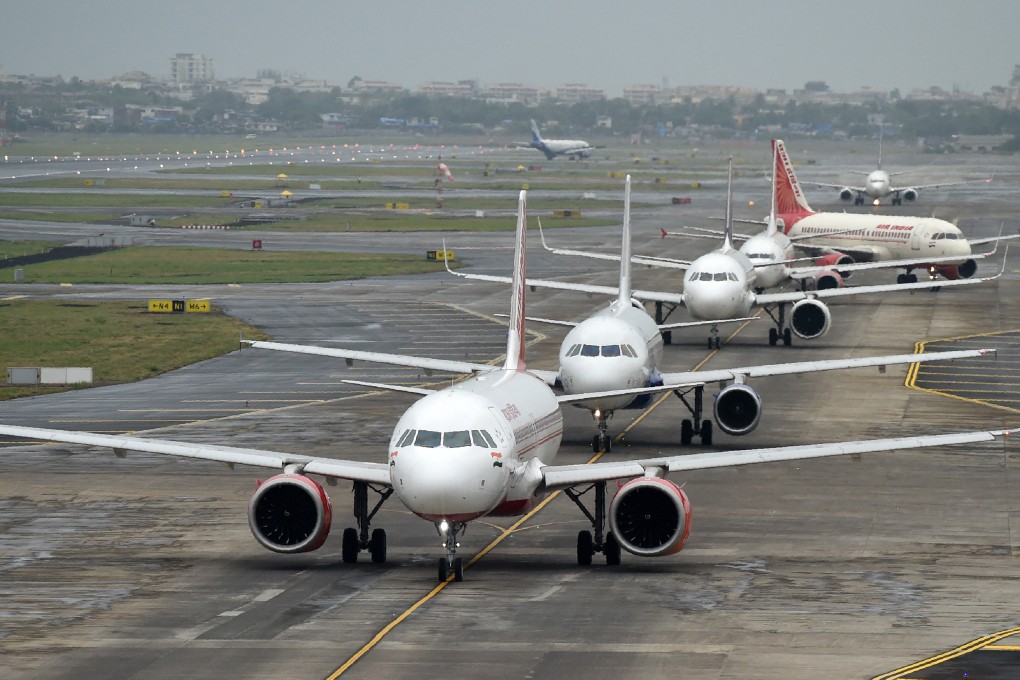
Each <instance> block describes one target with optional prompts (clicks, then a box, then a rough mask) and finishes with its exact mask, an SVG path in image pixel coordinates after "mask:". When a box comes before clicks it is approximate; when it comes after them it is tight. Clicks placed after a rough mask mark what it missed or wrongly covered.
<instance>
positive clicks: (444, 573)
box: [439, 557, 450, 581]
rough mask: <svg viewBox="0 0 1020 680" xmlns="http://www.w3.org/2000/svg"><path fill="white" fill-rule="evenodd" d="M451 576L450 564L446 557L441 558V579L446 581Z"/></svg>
mask: <svg viewBox="0 0 1020 680" xmlns="http://www.w3.org/2000/svg"><path fill="white" fill-rule="evenodd" d="M449 577H450V566H449V565H448V564H447V563H446V558H445V557H440V558H439V580H440V581H445V580H446V579H447V578H449Z"/></svg>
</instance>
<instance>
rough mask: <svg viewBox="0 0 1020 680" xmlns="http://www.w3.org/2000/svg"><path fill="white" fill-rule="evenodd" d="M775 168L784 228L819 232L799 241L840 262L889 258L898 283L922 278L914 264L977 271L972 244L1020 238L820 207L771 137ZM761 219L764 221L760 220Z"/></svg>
mask: <svg viewBox="0 0 1020 680" xmlns="http://www.w3.org/2000/svg"><path fill="white" fill-rule="evenodd" d="M772 149H773V159H774V161H773V162H774V170H773V177H774V178H775V179H774V181H773V183H772V192H773V202H774V204H775V206H776V214H777V219H778V222H779V223H780V224H781V225H782V230H783V233H785V234H786V235H787V236H788V237H789V238H791V239H798V238H799V237H802V236H804V235H811V236H814V237H815V238H814V239H813V241H812V244H811V245H808V244H806V243H804V242H801V243H799V244H798V247H799V248H801V249H803V250H805V251H806V252H809V253H812V254H815V255H817V256H818V257H820V258H822V260H820V262H825V261H831V259H832V258H834V257H835V258H838V259H839V264H840V266H841V267H842V265H845V264H853V263H854V262H862V263H870V262H884V263H885V265H884V266H889V265H892V264H895V265H896V268H902V269H905V270H906V273H904V274H900V275H899V277H898V278H897V282H899V283H917V275H916V274H913V273H911V272H912V271H913V270H914V269H920V270H927V272H928V276H929V278H930V279H932V280H934V279H936V278H938V277H939V276H942V277H943V278H945V279H947V280H949V281H950V282H952V281H955V280H956V279H967V278H970V277H972V276H974V274H975V273H976V272H977V262H976V261H975V257H973V256H972V253H971V246H974V245H979V244H983V243H992V242H998V241H1000V240H1006V239H1013V238H1017V236H1016V235H1013V236H1002V235H1001V234H1000V235H999V236H993V237H991V238H983V239H975V240H970V241H968V240H967V237H966V236H964V235H963V232H962V231H960V229H959V228H958V227H957V226H956V225H954V224H952V223H950V222H947V221H945V220H940V219H938V218H935V217H907V216H899V215H897V216H893V215H870V214H867V215H860V214H853V213H846V212H838V213H837V212H815V211H814V210H812V209H811V206H810V205H808V202H807V198H805V196H804V192H803V191H802V190H801V188H800V183H799V182H798V181H797V175H796V174H795V173H794V170H793V164H792V163H791V162H790V157H789V156H788V155H787V153H786V147H785V146H784V144H783V141H782V140H781V139H773V140H772ZM759 224H760V222H759Z"/></svg>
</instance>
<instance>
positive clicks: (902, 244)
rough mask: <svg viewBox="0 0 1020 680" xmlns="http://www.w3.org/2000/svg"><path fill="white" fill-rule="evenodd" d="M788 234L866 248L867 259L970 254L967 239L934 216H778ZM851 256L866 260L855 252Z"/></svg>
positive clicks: (847, 247)
mask: <svg viewBox="0 0 1020 680" xmlns="http://www.w3.org/2000/svg"><path fill="white" fill-rule="evenodd" d="M781 219H782V220H783V222H784V224H786V225H787V226H786V234H787V236H789V237H791V238H792V237H797V236H803V235H810V236H812V237H813V238H812V240H811V243H813V244H815V245H825V246H831V247H832V248H834V249H837V250H839V249H845V250H847V251H855V252H857V251H861V250H864V251H869V252H871V253H872V256H871V257H870V259H871V260H877V261H881V260H899V259H910V258H919V257H921V258H923V257H929V256H930V257H933V258H934V257H957V256H958V257H959V258H960V259H959V261H958V262H956V261H951V262H950V264H961V263H963V262H964V261H966V260H967V259H968V258H969V257H970V255H971V249H970V243H969V242H968V241H967V239H966V237H965V236H964V235H963V233H962V232H961V231H960V230H959V229H958V228H957V227H956V226H955V225H953V224H951V223H950V222H946V221H945V220H940V219H937V218H934V217H906V216H891V215H859V214H852V213H814V214H811V215H806V216H803V217H799V216H794V217H790V216H781ZM855 259H858V260H860V261H868V258H862V257H859V256H856V255H855Z"/></svg>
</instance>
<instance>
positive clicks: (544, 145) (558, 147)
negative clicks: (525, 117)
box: [519, 118, 598, 160]
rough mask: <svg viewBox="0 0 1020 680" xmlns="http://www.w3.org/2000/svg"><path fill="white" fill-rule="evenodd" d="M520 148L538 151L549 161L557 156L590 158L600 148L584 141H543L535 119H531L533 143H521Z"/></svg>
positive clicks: (575, 158)
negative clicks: (524, 147)
mask: <svg viewBox="0 0 1020 680" xmlns="http://www.w3.org/2000/svg"><path fill="white" fill-rule="evenodd" d="M519 146H528V147H531V148H533V149H538V150H539V151H541V152H542V153H544V154H545V157H546V158H547V159H549V160H553V159H554V158H556V157H557V156H566V157H567V158H570V159H572V160H578V159H581V158H590V157H591V152H592V151H594V150H595V149H597V148H598V147H595V146H592V145H591V144H589V143H588V142H586V141H584V140H583V139H542V133H540V132H539V131H538V123H536V122H535V119H534V118H532V119H531V141H530V142H528V143H527V144H524V143H520V144H519Z"/></svg>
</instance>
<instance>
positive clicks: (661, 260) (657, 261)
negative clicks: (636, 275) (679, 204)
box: [538, 219, 691, 269]
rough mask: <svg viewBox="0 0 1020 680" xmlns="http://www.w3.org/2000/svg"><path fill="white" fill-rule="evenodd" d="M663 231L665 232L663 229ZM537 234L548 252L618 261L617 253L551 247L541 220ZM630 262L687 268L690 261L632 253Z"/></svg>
mask: <svg viewBox="0 0 1020 680" xmlns="http://www.w3.org/2000/svg"><path fill="white" fill-rule="evenodd" d="M663 233H666V232H665V231H664V232H663ZM538 236H539V238H541V240H542V247H543V248H545V249H546V250H548V251H549V252H550V253H555V254H557V255H573V256H575V257H588V258H591V259H594V260H611V261H613V262H619V261H620V256H619V255H609V254H603V253H591V252H588V251H586V250H569V249H566V248H552V247H550V246H549V244H548V243H546V242H545V232H544V231H542V220H541V219H539V220H538ZM630 261H631V263H632V264H646V265H649V266H653V267H672V268H674V269H689V268H690V266H691V263H690V262H688V261H686V260H674V259H670V258H666V257H653V256H647V255H632V256H631V258H630Z"/></svg>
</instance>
